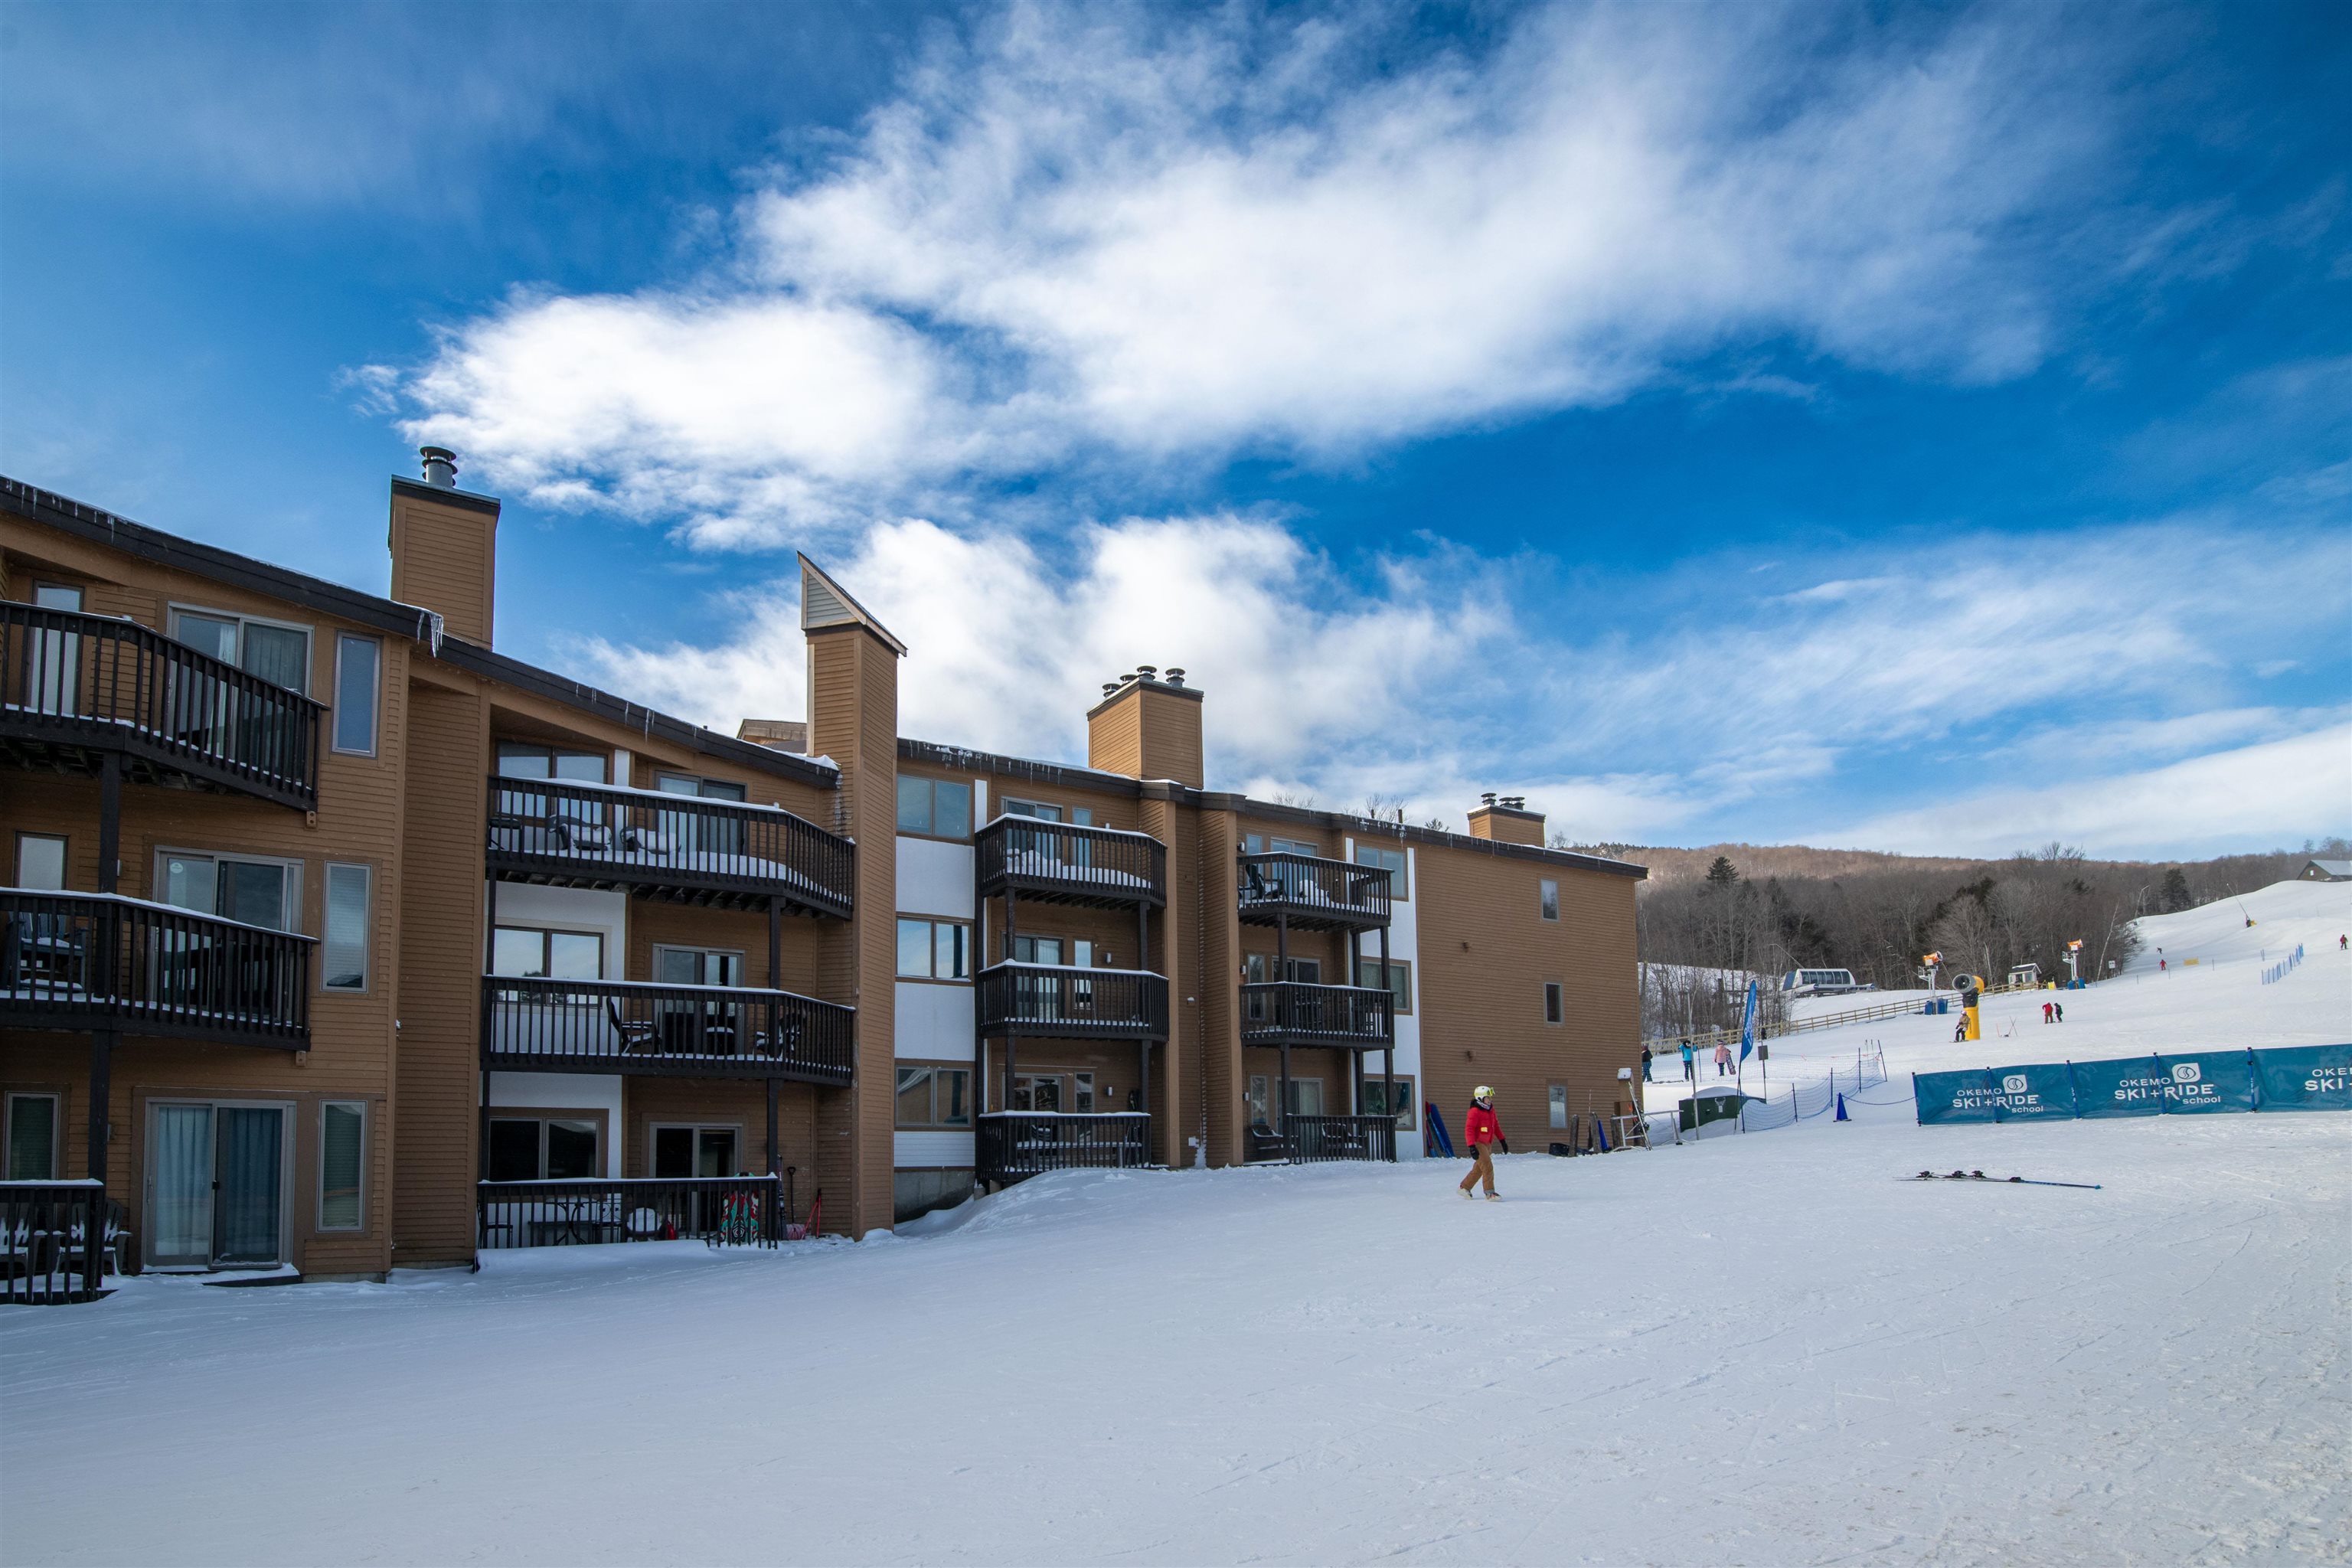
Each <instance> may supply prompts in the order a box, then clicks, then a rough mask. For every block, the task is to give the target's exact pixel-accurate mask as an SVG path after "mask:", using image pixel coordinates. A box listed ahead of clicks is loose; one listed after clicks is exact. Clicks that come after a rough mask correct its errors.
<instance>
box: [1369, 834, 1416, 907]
mask: <svg viewBox="0 0 2352 1568" xmlns="http://www.w3.org/2000/svg"><path fill="white" fill-rule="evenodd" d="M1356 864H1357V865H1359V866H1378V867H1379V868H1381V870H1383V871H1386V872H1387V873H1388V874H1389V897H1391V898H1392V899H1402V898H1406V897H1409V896H1410V895H1409V894H1408V893H1407V891H1406V889H1405V877H1404V868H1405V852H1404V851H1403V850H1402V849H1391V848H1389V847H1387V846H1385V845H1380V844H1358V845H1357V846H1356Z"/></svg>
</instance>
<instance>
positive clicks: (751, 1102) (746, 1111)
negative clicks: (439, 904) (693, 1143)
mask: <svg viewBox="0 0 2352 1568" xmlns="http://www.w3.org/2000/svg"><path fill="white" fill-rule="evenodd" d="M817 1094H818V1091H817V1090H816V1089H814V1088H813V1087H811V1086H810V1085H808V1084H804V1083H787V1084H783V1085H781V1086H780V1087H779V1088H778V1089H777V1091H776V1146H777V1168H778V1170H779V1171H780V1172H781V1171H782V1168H783V1167H784V1166H787V1165H789V1166H792V1167H793V1172H794V1178H793V1191H794V1196H795V1198H796V1199H797V1202H796V1203H795V1205H794V1207H795V1208H796V1209H797V1210H798V1211H799V1212H798V1213H796V1214H794V1215H793V1218H794V1219H795V1220H797V1219H799V1218H801V1217H802V1215H804V1214H805V1213H806V1212H807V1210H808V1202H809V1197H810V1195H811V1194H812V1193H813V1192H814V1190H815V1173H816V1163H817V1162H816V1140H817V1131H816V1129H817V1115H816V1109H817V1107H816V1101H817ZM621 1116H622V1120H623V1121H624V1122H625V1127H624V1128H623V1131H622V1139H623V1142H622V1148H621V1171H622V1173H623V1174H624V1175H627V1176H650V1175H652V1174H653V1138H652V1133H651V1129H652V1128H653V1127H654V1125H655V1124H656V1123H657V1122H658V1123H661V1124H663V1125H665V1126H667V1125H669V1124H672V1123H680V1124H683V1123H692V1124H694V1125H696V1126H703V1127H716V1126H729V1125H734V1126H740V1127H741V1128H742V1130H743V1135H742V1137H741V1138H740V1140H739V1141H738V1142H737V1143H736V1146H735V1147H736V1156H737V1161H738V1163H740V1166H741V1168H742V1169H743V1170H745V1171H751V1172H759V1171H764V1170H765V1169H766V1168H767V1160H768V1086H767V1085H766V1084H764V1083H746V1082H743V1081H740V1080H738V1079H696V1078H633V1079H628V1080H627V1081H626V1082H625V1085H624V1086H623V1089H622V1096H621Z"/></svg>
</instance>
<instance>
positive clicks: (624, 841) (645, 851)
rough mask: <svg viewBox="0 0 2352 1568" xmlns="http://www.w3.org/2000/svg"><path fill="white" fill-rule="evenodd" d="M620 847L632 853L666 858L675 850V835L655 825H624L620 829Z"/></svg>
mask: <svg viewBox="0 0 2352 1568" xmlns="http://www.w3.org/2000/svg"><path fill="white" fill-rule="evenodd" d="M621 847H622V848H624V849H625V850H627V851H628V852H629V853H630V854H632V855H643V856H646V858H649V859H655V860H667V859H668V858H670V857H671V856H672V855H673V854H675V853H677V835H676V834H671V833H664V832H663V831H661V829H659V828H657V827H625V828H623V829H621Z"/></svg>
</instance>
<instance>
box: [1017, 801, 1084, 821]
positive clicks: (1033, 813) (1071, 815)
mask: <svg viewBox="0 0 2352 1568" xmlns="http://www.w3.org/2000/svg"><path fill="white" fill-rule="evenodd" d="M1000 815H1002V816H1025V817H1027V818H1029V819H1030V820H1031V821H1033V822H1066V823H1068V824H1070V825H1071V826H1074V827H1092V826H1094V825H1095V814H1094V808H1093V807H1091V806H1085V805H1074V806H1071V807H1070V808H1069V809H1068V810H1064V809H1063V808H1062V807H1060V806H1058V805H1054V804H1053V803H1052V802H1050V801H1043V800H1008V801H1006V802H1004V808H1003V812H1002V813H1000Z"/></svg>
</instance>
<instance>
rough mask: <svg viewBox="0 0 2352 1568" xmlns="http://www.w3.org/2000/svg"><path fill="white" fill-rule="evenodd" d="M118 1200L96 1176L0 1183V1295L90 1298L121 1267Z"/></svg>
mask: <svg viewBox="0 0 2352 1568" xmlns="http://www.w3.org/2000/svg"><path fill="white" fill-rule="evenodd" d="M123 1212H124V1211H123V1207H122V1205H121V1204H119V1203H114V1202H112V1201H110V1199H109V1198H108V1197H107V1195H106V1185H105V1184H104V1183H102V1182H94V1181H92V1182H0V1301H11V1302H17V1303H20V1304H27V1305H32V1306H54V1305H57V1304H58V1303H61V1302H66V1301H88V1300H94V1299H95V1298H96V1297H97V1296H98V1295H99V1294H100V1289H101V1287H102V1286H103V1284H104V1281H105V1279H106V1277H107V1275H108V1274H110V1273H120V1272H121V1258H120V1256H119V1255H118V1254H119V1250H120V1248H121V1247H122V1246H123V1245H124V1244H125V1242H126V1241H127V1239H128V1233H127V1232H126V1231H125V1230H124V1229H123Z"/></svg>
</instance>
